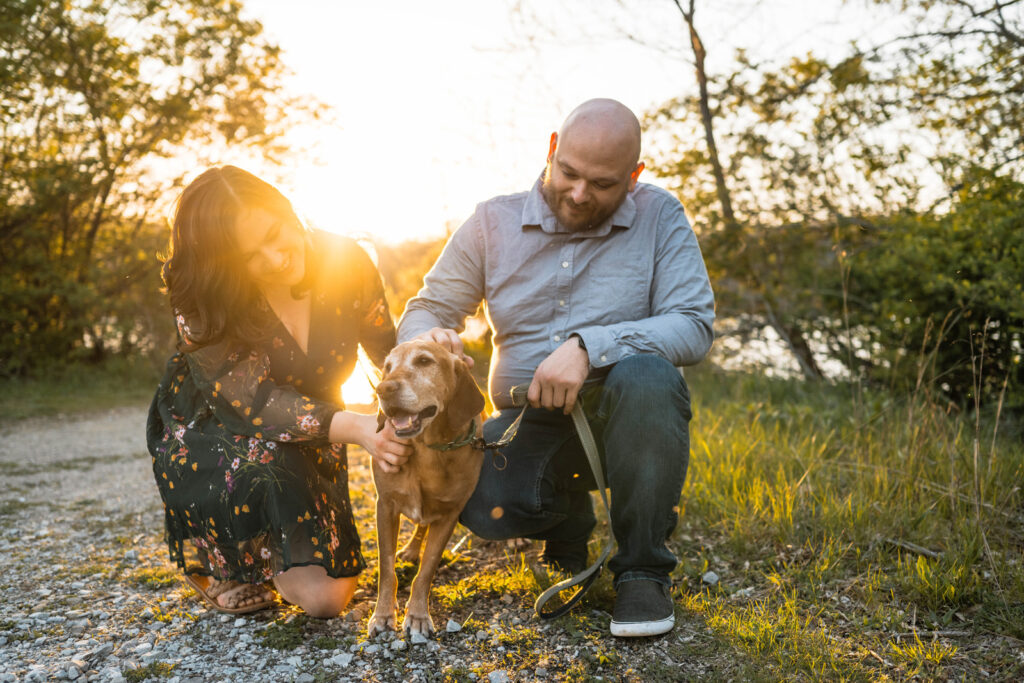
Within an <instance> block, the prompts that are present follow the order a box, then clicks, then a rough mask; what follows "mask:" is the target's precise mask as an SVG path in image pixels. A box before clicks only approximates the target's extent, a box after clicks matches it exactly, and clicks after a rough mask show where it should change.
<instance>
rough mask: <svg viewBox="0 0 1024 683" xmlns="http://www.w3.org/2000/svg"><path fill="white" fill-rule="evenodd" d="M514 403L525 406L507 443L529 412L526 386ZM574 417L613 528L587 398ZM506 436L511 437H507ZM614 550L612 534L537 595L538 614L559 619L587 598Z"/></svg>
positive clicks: (518, 389) (516, 393)
mask: <svg viewBox="0 0 1024 683" xmlns="http://www.w3.org/2000/svg"><path fill="white" fill-rule="evenodd" d="M512 403H513V405H517V406H518V405H520V404H522V405H523V410H522V411H521V412H520V413H519V417H517V418H516V420H515V422H513V423H512V425H511V426H509V428H508V429H507V430H505V434H503V435H502V437H501V441H504V442H505V443H504V444H502V445H507V443H508V441H511V440H512V437H514V436H515V433H516V431H517V430H518V429H519V423H520V422H522V419H523V413H525V412H526V405H527V404H526V387H523V386H518V387H513V388H512ZM572 421H573V425H575V427H576V433H577V435H578V436H579V438H580V443H581V444H582V445H583V452H584V453H586V455H587V462H589V463H590V469H591V471H592V472H593V473H594V481H595V482H596V483H597V490H598V491H599V492H600V493H601V502H602V503H603V504H604V512H605V516H606V517H607V518H608V528H609V529H611V508H610V506H609V505H608V493H607V491H606V489H607V488H608V486H607V485H606V484H605V481H604V469H603V468H602V467H601V458H600V456H599V454H598V450H597V442H596V441H594V434H593V432H592V431H591V430H590V423H589V422H587V416H586V414H584V412H583V402H582V401H581V400H579V399H577V401H576V405H574V406H573V408H572ZM506 437H508V440H507V441H506ZM611 553H612V537H611V536H610V535H609V538H608V540H607V541H606V542H605V544H604V548H603V549H602V550H601V554H600V555H599V556H598V558H597V561H596V562H594V563H593V564H592V565H590V566H589V567H587V568H586V569H584V570H583V571H582V572H580V573H579V574H576V575H575V576H572V577H570V578H568V579H566V580H564V581H559V582H558V583H556V584H554V585H553V586H550V587H549V588H548V589H547V590H546V591H544V592H543V593H541V594H540V595H539V596H537V601H536V602H535V603H534V605H533V608H534V610H536V612H537V616H539V617H540V618H541V619H555V618H557V617H560V616H562V615H563V614H565V613H567V612H568V611H569V610H571V609H572V608H573V607H575V606H576V603H578V602H579V601H580V600H582V599H583V596H584V595H585V594H586V592H587V591H588V590H589V589H590V587H591V586H592V585H593V583H594V581H596V580H597V577H598V576H600V575H601V569H602V567H604V563H605V561H606V560H607V559H608V556H609V555H611ZM574 586H579V590H578V591H576V592H575V593H573V594H572V595H571V596H570V597H569V598H568V599H567V600H565V601H564V602H563V603H562V604H560V605H558V606H557V607H554V608H553V609H549V610H545V609H544V606H545V605H546V604H547V602H548V601H549V600H551V598H553V597H554V596H556V595H558V594H559V593H561V592H562V591H564V590H568V589H569V588H572V587H574Z"/></svg>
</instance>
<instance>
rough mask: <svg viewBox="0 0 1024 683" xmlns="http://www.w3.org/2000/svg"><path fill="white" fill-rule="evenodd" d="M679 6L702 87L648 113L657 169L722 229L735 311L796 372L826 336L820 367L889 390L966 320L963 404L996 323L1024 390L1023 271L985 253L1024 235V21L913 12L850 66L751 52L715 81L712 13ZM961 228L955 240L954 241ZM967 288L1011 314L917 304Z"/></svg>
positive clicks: (713, 244) (949, 9)
mask: <svg viewBox="0 0 1024 683" xmlns="http://www.w3.org/2000/svg"><path fill="white" fill-rule="evenodd" d="M673 3H674V4H675V6H676V7H677V8H678V10H679V12H680V13H681V14H682V17H683V20H684V22H685V23H686V25H687V27H688V28H689V33H690V42H691V44H692V45H693V46H694V47H693V52H694V57H695V59H694V64H695V68H696V70H697V83H698V88H697V92H696V93H695V94H691V95H686V96H681V97H678V98H675V99H673V100H671V101H669V102H667V103H665V104H664V105H663V106H661V107H659V108H657V109H656V110H654V111H652V112H650V113H649V114H648V116H647V121H646V128H647V129H648V130H649V131H651V132H652V133H653V134H652V136H651V137H652V138H653V139H655V140H660V141H662V142H661V144H660V146H659V148H658V149H657V150H656V156H657V157H658V158H657V160H656V162H655V163H653V164H652V168H653V169H654V170H655V171H656V172H657V173H659V174H661V175H663V176H666V177H668V178H670V179H671V182H672V184H673V187H674V189H675V190H676V192H677V193H678V194H679V195H680V196H681V198H682V199H683V201H684V203H685V204H686V205H687V206H688V207H690V208H691V210H693V211H694V212H695V213H696V214H697V215H698V218H699V220H698V221H697V222H698V224H701V225H705V226H708V228H709V229H707V230H705V232H704V234H703V236H702V237H703V245H704V249H705V254H706V257H707V258H708V261H709V268H710V270H711V271H712V274H713V278H714V280H715V283H716V291H718V292H719V294H720V310H722V309H724V310H723V312H724V313H725V315H726V316H729V315H732V316H742V315H744V314H747V315H749V314H754V315H755V316H756V317H757V318H760V319H762V320H766V321H767V322H768V323H769V324H770V325H772V326H773V327H775V328H776V329H777V330H779V331H780V334H781V335H782V336H783V339H784V340H786V341H790V342H791V343H790V347H791V349H792V350H793V351H794V353H795V355H796V356H797V357H798V358H799V357H800V356H801V355H803V354H807V353H809V349H808V348H806V347H804V348H801V346H802V345H801V344H800V343H799V341H798V340H801V339H805V338H806V337H808V336H810V335H812V334H814V335H815V336H817V337H819V338H820V339H821V342H822V344H821V346H820V347H819V348H818V349H817V354H818V355H821V354H822V353H826V354H830V355H832V357H833V358H835V359H837V360H840V361H841V362H843V363H845V364H847V366H848V367H849V368H850V369H851V371H853V372H854V373H856V374H858V375H859V374H860V373H861V372H864V373H867V374H868V375H869V376H873V377H879V378H882V377H888V378H889V379H890V380H891V379H893V378H894V376H893V373H894V365H893V358H894V356H900V357H907V356H912V355H914V354H917V353H919V352H920V348H921V344H922V343H924V341H925V338H924V334H925V329H926V328H925V325H926V323H927V321H929V320H930V321H932V324H936V325H938V324H940V323H941V321H943V320H947V321H948V315H949V314H950V313H951V312H952V313H954V317H955V319H956V320H957V321H958V323H957V324H956V325H953V326H952V327H951V328H950V329H946V330H944V333H945V334H946V335H947V338H946V341H947V342H953V341H954V340H955V342H956V343H951V344H950V345H949V346H948V348H949V349H955V352H952V353H940V354H937V355H936V356H934V357H933V361H934V362H935V367H934V369H935V376H936V377H937V378H942V379H941V386H943V387H944V388H945V389H946V390H947V391H948V393H949V394H950V396H953V397H963V396H966V395H969V394H970V393H971V392H972V391H973V390H974V389H975V388H976V387H974V385H973V384H972V378H971V370H970V366H971V353H970V352H969V350H968V349H969V347H971V345H972V344H975V345H977V344H979V343H980V340H981V337H978V336H977V335H978V334H979V333H981V332H984V331H985V330H986V327H985V322H984V319H985V318H988V319H989V320H990V324H994V325H995V328H994V329H998V330H999V331H998V332H997V333H996V334H995V335H994V336H992V335H989V336H988V338H987V343H988V344H989V346H988V349H987V351H988V357H989V360H990V365H989V369H990V370H992V371H993V372H994V373H995V374H998V375H999V376H1001V377H1011V378H1012V377H1017V376H1019V370H1017V369H1015V368H1014V366H1013V363H1014V362H1016V363H1019V357H1020V337H1019V322H1018V321H1019V317H1017V316H1019V311H1017V310H1016V309H1015V308H1014V307H1013V306H1009V305H1004V303H1005V302H1006V301H1011V300H1013V297H1014V291H1015V290H1014V288H1013V284H1012V278H1006V277H1005V274H1006V273H1007V272H1018V273H1019V272H1022V270H1024V256H1021V255H1020V254H1019V253H1018V252H1015V251H1014V250H1013V249H1010V248H1007V249H1006V250H1003V251H1001V252H1000V255H999V257H998V258H996V255H995V254H994V253H990V252H991V243H989V242H988V241H987V240H999V241H1003V242H1005V241H1006V240H1005V238H1006V235H1005V234H1004V233H1003V232H1000V231H1001V230H1003V229H1004V228H1005V226H1006V225H1007V222H1006V221H1010V224H1011V225H1012V224H1013V221H1014V220H1019V211H1014V208H1013V207H1014V206H1015V204H1014V203H1013V202H1014V201H1019V200H1016V199H1014V197H1016V196H1018V195H1017V194H1015V192H1014V191H1011V190H1010V189H1007V188H1011V187H1016V185H1015V179H1017V180H1019V179H1021V177H1022V175H1024V167H1022V158H1024V157H1022V152H1024V143H1022V140H1024V138H1022V134H1021V131H1022V130H1024V120H1022V116H1024V72H1022V70H1021V69H1020V68H1014V67H1013V65H1017V67H1019V65H1020V64H1021V63H1024V42H1022V35H1024V30H1022V28H1024V21H1022V19H1024V17H1022V15H1021V3H1020V2H1013V1H1011V2H987V3H975V2H969V1H967V0H947V1H945V2H943V1H941V0H940V1H933V0H922V1H921V2H910V1H908V2H903V3H901V4H900V9H901V10H902V11H903V12H904V13H905V14H906V15H907V16H911V17H913V20H914V24H915V25H916V26H917V29H916V30H915V31H914V32H912V33H910V34H908V35H903V36H900V37H898V38H896V39H894V40H889V41H886V42H883V43H881V44H878V45H874V46H866V47H865V46H856V45H855V46H853V47H852V48H851V52H850V53H849V54H848V55H846V56H845V57H842V58H840V59H838V60H834V61H828V60H825V59H822V58H819V57H816V56H815V55H813V54H809V55H806V56H803V57H798V58H792V59H790V60H789V61H788V62H786V63H783V64H775V65H773V64H755V63H754V62H753V61H752V60H751V59H749V58H748V56H747V54H746V53H745V52H743V51H742V50H740V51H739V52H738V53H737V55H736V60H735V66H734V67H733V69H732V70H730V71H729V72H727V73H725V74H721V75H708V74H705V73H703V64H704V59H703V57H704V54H703V52H704V48H703V44H702V43H701V42H700V39H699V35H698V34H697V31H696V27H695V26H694V24H693V21H694V3H693V2H692V0H691V2H690V3H689V5H688V7H683V6H682V5H681V4H680V3H679V2H678V0H673ZM697 121H699V122H700V124H699V125H697V124H695V123H694V122H697ZM711 130H713V131H714V138H712V136H711V134H710V132H711ZM996 188H998V191H996ZM723 196H724V197H725V198H727V199H728V201H724V200H723ZM981 216H987V217H998V220H995V218H993V220H994V223H991V224H989V223H984V222H981V221H980V220H979V217H981ZM964 224H969V225H973V226H975V230H974V231H973V233H971V235H972V237H971V240H969V241H966V242H965V241H963V239H962V238H963V236H964V235H965V233H964V231H963V230H959V231H956V230H954V229H953V228H954V226H958V225H964ZM946 230H949V231H951V233H952V234H951V239H949V240H945V241H944V240H941V239H937V234H938V233H942V232H943V231H946ZM929 235H930V237H929ZM929 239H930V240H931V241H930V242H929V241H928V240H929ZM919 241H922V243H918V242H919ZM915 249H916V250H918V252H919V254H918V255H917V256H915V257H913V258H911V256H912V254H914V253H915V252H914V250H915ZM954 254H956V255H957V256H959V257H963V258H965V259H967V260H968V262H970V263H976V264H980V263H986V261H985V259H986V258H990V259H991V265H992V268H993V269H994V270H995V271H997V272H998V273H999V275H998V276H995V275H993V276H991V277H990V276H989V275H987V274H985V273H983V272H981V270H983V269H980V268H978V269H968V268H964V267H962V264H961V265H957V264H955V263H954V262H953V261H952V260H951V257H952V256H953V255H954ZM922 255H924V256H926V258H924V259H922V258H921V256H922ZM897 256H898V258H903V259H906V262H907V263H914V264H916V269H915V270H914V272H913V274H910V273H907V274H904V275H903V276H898V275H896V272H898V269H897V268H896V267H895V266H896V263H897V262H896V261H894V260H893V259H894V258H896V257H897ZM878 264H887V267H888V268H889V270H885V269H884V268H882V267H881V266H880V265H878ZM1014 268H1016V269H1017V270H1016V271H1013V269H1014ZM954 270H955V271H956V272H954ZM966 273H969V274H970V276H969V277H963V275H962V274H966ZM957 277H960V278H961V279H963V281H964V282H970V283H971V285H972V287H973V288H974V291H986V292H987V293H988V294H989V295H991V296H992V297H993V299H994V300H995V301H997V302H1004V303H996V304H992V305H989V304H988V303H986V304H984V305H983V304H982V302H981V301H979V300H978V299H977V298H976V297H974V296H966V295H964V294H963V292H960V293H958V294H957V295H956V296H952V297H950V296H933V295H927V296H915V295H922V294H924V293H925V292H933V293H934V292H935V291H939V290H941V289H942V288H941V287H939V288H936V287H933V286H929V285H927V282H928V281H930V280H931V279H935V280H936V281H938V282H942V281H948V280H949V279H950V278H957ZM879 278H881V279H879ZM919 278H920V279H919ZM1018 279H1019V278H1018ZM880 282H884V283H885V287H879V286H878V285H879V284H880ZM997 292H998V293H997ZM950 293H951V292H950V291H946V294H950ZM723 295H724V296H723ZM900 302H912V304H911V305H909V306H908V305H900ZM722 304H724V305H722ZM993 308H995V310H993ZM896 309H899V310H900V312H901V315H899V316H896V317H895V318H894V317H892V315H893V311H894V310H896ZM982 312H984V315H982V318H983V319H982V320H978V315H979V314H981V313H982ZM904 320H909V321H912V322H911V323H910V324H909V326H908V325H907V324H905V323H904ZM851 325H856V326H857V334H858V335H859V336H860V337H861V339H860V340H858V343H851V342H852V341H853V339H852V336H853V335H852V334H851ZM992 329H993V328H989V329H988V332H991V331H992ZM787 330H796V334H793V335H791V336H790V337H789V338H787V337H786V336H785V333H786V331H787ZM970 330H973V332H971V331H970ZM933 339H934V338H933ZM794 340H797V343H792V342H793V341H794ZM880 340H882V341H884V343H882V344H879V343H877V342H879V341H880ZM854 347H856V348H854ZM975 348H977V349H980V346H975ZM871 349H877V350H876V351H871ZM958 354H959V355H958ZM1014 358H1016V359H1017V360H1016V361H1013V359H1014ZM804 370H805V374H807V375H808V376H810V375H811V374H812V373H808V372H807V366H806V364H805V365H804ZM1010 386H1011V387H1013V386H1015V383H1014V382H1011V383H1010ZM1017 386H1020V385H1017ZM989 389H991V387H989Z"/></svg>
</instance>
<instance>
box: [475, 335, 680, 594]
mask: <svg viewBox="0 0 1024 683" xmlns="http://www.w3.org/2000/svg"><path fill="white" fill-rule="evenodd" d="M581 396H582V400H583V407H584V412H585V413H586V415H587V419H588V421H589V422H590V428H591V430H592V431H593V433H594V439H595V440H596V441H597V444H598V448H599V450H600V455H601V462H602V464H603V465H604V472H605V480H606V482H607V484H608V488H609V489H610V491H611V522H612V532H613V533H614V535H615V539H616V541H617V543H618V552H617V553H616V554H615V555H613V556H612V559H611V560H610V561H609V563H608V568H609V569H610V570H611V571H612V573H613V574H614V575H615V585H616V586H617V585H618V584H619V583H621V582H622V581H628V580H631V579H639V578H651V579H655V580H657V581H659V582H661V583H664V584H668V583H669V578H668V575H669V573H670V572H671V571H672V570H673V569H674V568H675V566H676V558H675V555H673V554H672V552H671V551H669V549H668V548H667V547H666V545H665V542H666V541H667V540H668V537H669V534H671V533H672V530H673V528H675V525H676V522H677V521H678V510H679V508H678V506H679V496H680V493H681V492H682V488H683V480H684V479H685V477H686V466H687V463H688V462H689V456H690V434H689V422H690V417H691V413H690V392H689V389H688V388H687V386H686V381H685V380H684V379H683V376H682V374H681V373H680V372H679V371H678V370H677V369H676V368H674V367H673V366H672V365H671V364H670V363H669V362H668V361H667V360H665V359H663V358H661V357H660V356H654V355H646V354H645V355H638V356H630V357H628V358H626V359H624V360H622V361H620V362H619V363H617V364H616V365H614V366H613V367H612V369H611V370H610V371H609V372H608V374H607V376H606V377H605V378H604V380H603V381H601V382H600V383H598V384H595V385H587V386H586V387H585V388H584V390H583V391H582V392H581ZM518 414H519V409H508V410H503V411H501V412H500V413H498V414H496V415H495V416H494V417H492V418H491V419H489V420H488V421H487V422H486V423H484V438H486V439H487V440H488V441H496V440H497V439H498V438H499V437H500V436H501V434H502V433H503V432H504V431H505V429H506V428H507V427H508V426H509V424H511V423H512V421H513V420H514V419H515V418H516V416H517V415H518ZM501 452H502V454H503V455H504V458H502V457H501V456H496V457H492V456H491V455H487V456H485V457H484V462H483V466H482V468H481V471H480V480H479V482H478V483H477V486H476V490H475V491H474V492H473V495H472V497H471V498H470V499H469V502H468V503H467V504H466V507H465V509H464V510H463V511H462V516H461V518H460V521H461V522H462V523H463V524H464V525H465V526H467V527H468V528H469V529H470V530H472V531H473V533H475V534H477V535H478V536H482V537H483V538H488V539H494V540H498V539H507V538H516V537H526V538H534V539H540V540H545V541H552V542H558V543H570V544H571V543H578V542H579V541H583V540H586V539H587V538H589V536H590V532H591V531H592V530H593V528H594V525H595V524H596V519H595V517H594V510H593V505H592V503H591V498H590V494H589V493H588V492H589V491H592V490H595V489H596V488H597V486H596V484H595V482H594V477H593V474H592V473H591V471H590V465H589V464H588V462H587V457H586V454H585V453H584V452H583V447H582V445H581V444H580V440H579V438H578V437H577V435H576V429H575V427H574V426H573V423H572V418H571V417H570V416H568V415H563V414H562V413H561V411H548V410H544V409H542V408H536V409H535V408H527V410H526V413H525V414H524V415H523V421H522V424H521V425H520V426H519V431H518V433H517V434H516V436H515V438H514V439H513V440H512V443H510V444H509V445H508V446H506V447H505V448H502V449H501ZM502 466H504V467H503V469H498V468H499V467H502Z"/></svg>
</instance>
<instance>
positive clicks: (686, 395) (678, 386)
mask: <svg viewBox="0 0 1024 683" xmlns="http://www.w3.org/2000/svg"><path fill="white" fill-rule="evenodd" d="M605 391H606V392H609V394H610V396H611V397H612V398H615V399H624V400H627V401H629V402H631V403H632V404H634V405H636V406H637V407H642V408H643V409H645V410H647V409H649V408H650V409H655V410H656V409H657V408H658V407H662V406H672V407H675V408H678V409H679V410H681V411H682V412H683V415H684V416H685V418H686V419H687V420H689V419H690V391H689V388H688V387H687V386H686V380H685V379H684V378H683V373H682V372H680V371H679V369H678V368H676V367H675V366H673V365H672V364H671V363H669V362H668V361H667V360H665V359H664V358H662V357H661V356H657V355H654V354H640V355H636V356H629V357H628V358H625V359H623V360H621V361H619V362H618V363H616V364H615V366H614V367H613V368H612V369H611V371H610V372H609V373H608V377H607V379H606V380H605Z"/></svg>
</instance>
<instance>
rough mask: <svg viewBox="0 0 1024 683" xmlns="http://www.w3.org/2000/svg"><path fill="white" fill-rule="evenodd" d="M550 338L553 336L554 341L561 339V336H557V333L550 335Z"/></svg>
mask: <svg viewBox="0 0 1024 683" xmlns="http://www.w3.org/2000/svg"><path fill="white" fill-rule="evenodd" d="M552 338H553V339H554V340H555V341H562V338H561V337H559V336H558V335H557V334H556V335H555V336H554V337H552Z"/></svg>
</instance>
